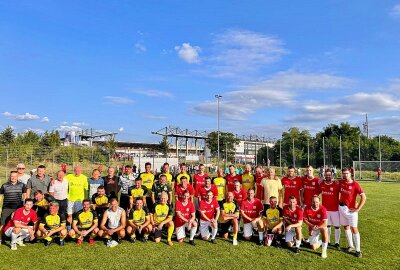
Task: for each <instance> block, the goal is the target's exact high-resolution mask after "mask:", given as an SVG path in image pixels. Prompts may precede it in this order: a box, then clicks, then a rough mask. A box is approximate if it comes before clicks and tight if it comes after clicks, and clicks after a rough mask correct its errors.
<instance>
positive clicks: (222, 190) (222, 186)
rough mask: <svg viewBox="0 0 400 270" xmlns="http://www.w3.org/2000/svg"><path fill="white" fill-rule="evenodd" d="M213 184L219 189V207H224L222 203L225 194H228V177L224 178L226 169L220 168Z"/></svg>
mask: <svg viewBox="0 0 400 270" xmlns="http://www.w3.org/2000/svg"><path fill="white" fill-rule="evenodd" d="M213 184H214V185H215V186H216V187H217V190H218V196H217V201H218V204H219V207H220V208H222V204H223V202H224V200H225V194H226V179H225V178H224V171H223V170H222V169H221V168H219V169H218V171H217V177H215V178H214V179H213Z"/></svg>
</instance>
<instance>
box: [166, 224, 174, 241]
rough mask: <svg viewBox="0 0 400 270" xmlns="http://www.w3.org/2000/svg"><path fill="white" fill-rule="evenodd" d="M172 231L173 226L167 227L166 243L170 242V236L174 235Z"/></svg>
mask: <svg viewBox="0 0 400 270" xmlns="http://www.w3.org/2000/svg"><path fill="white" fill-rule="evenodd" d="M174 229H175V227H174V225H171V226H169V227H168V241H171V238H172V234H173V233H174Z"/></svg>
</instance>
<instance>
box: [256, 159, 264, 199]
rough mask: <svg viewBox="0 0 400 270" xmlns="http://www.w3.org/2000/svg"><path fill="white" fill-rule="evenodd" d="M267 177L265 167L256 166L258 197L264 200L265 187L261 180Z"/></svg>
mask: <svg viewBox="0 0 400 270" xmlns="http://www.w3.org/2000/svg"><path fill="white" fill-rule="evenodd" d="M265 177H267V175H266V174H264V173H263V169H262V168H261V167H260V166H258V167H257V168H256V173H255V175H254V179H255V181H256V198H257V199H259V200H261V201H262V200H263V199H264V189H263V187H262V185H261V181H262V180H263V179H264V178H265Z"/></svg>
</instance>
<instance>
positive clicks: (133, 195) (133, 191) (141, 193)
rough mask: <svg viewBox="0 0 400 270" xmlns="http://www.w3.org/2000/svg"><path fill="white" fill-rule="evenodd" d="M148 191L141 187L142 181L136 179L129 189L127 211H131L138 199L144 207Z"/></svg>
mask: <svg viewBox="0 0 400 270" xmlns="http://www.w3.org/2000/svg"><path fill="white" fill-rule="evenodd" d="M147 193H148V190H147V188H146V187H145V186H143V185H142V179H140V178H136V179H135V185H134V186H133V187H131V188H129V209H132V208H133V206H134V205H135V203H136V200H137V199H138V198H141V199H142V203H143V206H144V207H146V196H147Z"/></svg>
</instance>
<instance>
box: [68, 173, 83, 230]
mask: <svg viewBox="0 0 400 270" xmlns="http://www.w3.org/2000/svg"><path fill="white" fill-rule="evenodd" d="M65 178H66V179H67V180H68V196H67V198H68V207H67V214H68V218H67V221H68V223H69V224H71V223H72V214H73V213H76V212H78V211H79V210H81V209H82V201H83V199H84V198H85V192H87V191H88V190H89V183H88V179H87V177H86V175H84V174H82V173H81V167H80V166H75V168H74V173H73V174H72V173H71V174H68V175H67V176H66V177H65Z"/></svg>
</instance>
